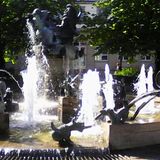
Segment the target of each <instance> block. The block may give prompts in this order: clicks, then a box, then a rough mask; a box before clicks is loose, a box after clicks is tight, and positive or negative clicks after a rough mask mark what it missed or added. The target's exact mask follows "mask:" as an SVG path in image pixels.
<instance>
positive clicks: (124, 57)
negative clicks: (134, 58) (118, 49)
mask: <svg viewBox="0 0 160 160" xmlns="http://www.w3.org/2000/svg"><path fill="white" fill-rule="evenodd" d="M118 59H120V56H119V57H118ZM122 61H128V57H127V56H122Z"/></svg>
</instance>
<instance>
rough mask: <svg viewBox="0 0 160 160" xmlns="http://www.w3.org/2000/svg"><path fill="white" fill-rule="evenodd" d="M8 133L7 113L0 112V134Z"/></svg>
mask: <svg viewBox="0 0 160 160" xmlns="http://www.w3.org/2000/svg"><path fill="white" fill-rule="evenodd" d="M8 133H9V114H8V113H0V135H6V134H8Z"/></svg>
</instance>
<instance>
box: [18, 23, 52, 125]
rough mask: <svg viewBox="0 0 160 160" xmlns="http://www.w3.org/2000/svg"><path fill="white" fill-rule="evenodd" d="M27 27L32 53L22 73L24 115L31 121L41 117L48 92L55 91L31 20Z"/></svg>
mask: <svg viewBox="0 0 160 160" xmlns="http://www.w3.org/2000/svg"><path fill="white" fill-rule="evenodd" d="M27 27H28V31H29V38H30V44H31V52H32V55H31V56H30V57H28V56H27V59H26V60H27V69H26V70H23V71H22V72H21V74H22V78H23V82H24V83H23V93H24V99H25V102H24V111H23V112H24V115H25V116H24V117H25V119H26V120H28V122H29V123H31V122H33V121H35V120H37V119H41V118H37V117H38V116H40V114H39V112H40V111H41V112H42V110H43V108H44V107H46V105H45V104H44V101H45V100H46V96H47V94H49V93H48V92H53V88H52V84H51V83H50V81H51V80H50V69H49V64H48V62H47V58H46V57H45V55H44V53H43V46H42V45H41V44H39V45H35V38H36V34H35V32H34V29H33V27H32V25H31V24H30V23H29V22H27ZM42 101H43V103H42ZM46 102H47V101H46Z"/></svg>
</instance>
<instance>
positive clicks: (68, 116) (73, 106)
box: [59, 97, 79, 124]
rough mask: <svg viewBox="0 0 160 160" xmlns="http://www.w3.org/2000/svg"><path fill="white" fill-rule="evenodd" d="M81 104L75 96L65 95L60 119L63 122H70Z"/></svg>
mask: <svg viewBox="0 0 160 160" xmlns="http://www.w3.org/2000/svg"><path fill="white" fill-rule="evenodd" d="M78 106H79V101H78V100H77V99H76V98H75V97H63V99H62V106H61V109H60V112H61V113H60V114H59V115H60V116H61V117H60V120H61V121H62V122H63V123H65V124H66V123H69V122H70V121H71V120H72V118H73V117H74V116H75V111H76V110H77V108H78Z"/></svg>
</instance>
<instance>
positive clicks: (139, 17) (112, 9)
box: [82, 0, 160, 70]
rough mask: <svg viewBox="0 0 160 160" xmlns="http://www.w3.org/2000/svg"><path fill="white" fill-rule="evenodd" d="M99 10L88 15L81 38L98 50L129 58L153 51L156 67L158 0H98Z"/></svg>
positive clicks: (159, 36) (159, 49)
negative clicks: (97, 12) (93, 14)
mask: <svg viewBox="0 0 160 160" xmlns="http://www.w3.org/2000/svg"><path fill="white" fill-rule="evenodd" d="M94 5H96V6H97V7H98V8H99V9H100V11H101V12H100V14H98V15H95V16H94V18H90V19H89V18H88V19H87V20H86V24H85V26H84V27H83V30H82V33H84V34H83V36H82V38H83V39H85V40H88V42H89V43H90V44H91V45H93V46H95V47H97V48H98V51H99V53H102V52H107V53H110V54H115V53H119V54H120V55H121V56H125V55H127V56H129V57H130V59H133V58H134V56H135V55H136V54H151V53H154V55H155V59H156V61H155V65H156V70H160V65H159V62H160V1H158V0H129V1H126V0H99V1H97V2H96V3H95V4H94Z"/></svg>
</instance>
